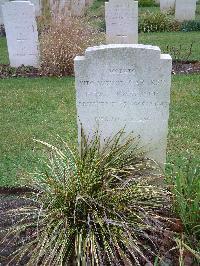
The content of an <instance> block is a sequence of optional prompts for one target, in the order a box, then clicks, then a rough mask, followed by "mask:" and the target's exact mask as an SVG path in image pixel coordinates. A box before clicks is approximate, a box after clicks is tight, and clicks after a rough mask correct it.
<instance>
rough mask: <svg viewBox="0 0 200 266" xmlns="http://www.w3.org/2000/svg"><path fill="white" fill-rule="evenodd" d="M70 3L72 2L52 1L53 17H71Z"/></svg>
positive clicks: (68, 0) (67, 0) (65, 0)
mask: <svg viewBox="0 0 200 266" xmlns="http://www.w3.org/2000/svg"><path fill="white" fill-rule="evenodd" d="M70 3H71V1H70V0H50V8H51V12H52V14H53V16H54V17H57V16H59V15H64V16H70Z"/></svg>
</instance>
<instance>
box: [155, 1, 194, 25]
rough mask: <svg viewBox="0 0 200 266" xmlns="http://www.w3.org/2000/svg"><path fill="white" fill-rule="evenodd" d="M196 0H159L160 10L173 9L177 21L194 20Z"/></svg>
mask: <svg viewBox="0 0 200 266" xmlns="http://www.w3.org/2000/svg"><path fill="white" fill-rule="evenodd" d="M196 3H197V0H160V9H161V11H162V12H168V11H170V10H172V9H175V19H176V20H177V21H180V22H181V21H184V20H194V19H195V12H196Z"/></svg>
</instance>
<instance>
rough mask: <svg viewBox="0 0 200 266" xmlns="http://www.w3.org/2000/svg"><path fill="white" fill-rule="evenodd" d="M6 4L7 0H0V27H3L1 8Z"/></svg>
mask: <svg viewBox="0 0 200 266" xmlns="http://www.w3.org/2000/svg"><path fill="white" fill-rule="evenodd" d="M6 2H8V0H0V25H3V13H2V6H3V4H5V3H6Z"/></svg>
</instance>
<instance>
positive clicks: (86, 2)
mask: <svg viewBox="0 0 200 266" xmlns="http://www.w3.org/2000/svg"><path fill="white" fill-rule="evenodd" d="M93 3H94V0H85V5H86V6H91V5H92V4H93Z"/></svg>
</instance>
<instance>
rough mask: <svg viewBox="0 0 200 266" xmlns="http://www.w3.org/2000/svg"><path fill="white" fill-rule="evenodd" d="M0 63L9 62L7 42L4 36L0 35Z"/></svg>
mask: <svg viewBox="0 0 200 266" xmlns="http://www.w3.org/2000/svg"><path fill="white" fill-rule="evenodd" d="M0 64H9V59H8V50H7V43H6V38H5V37H0Z"/></svg>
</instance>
